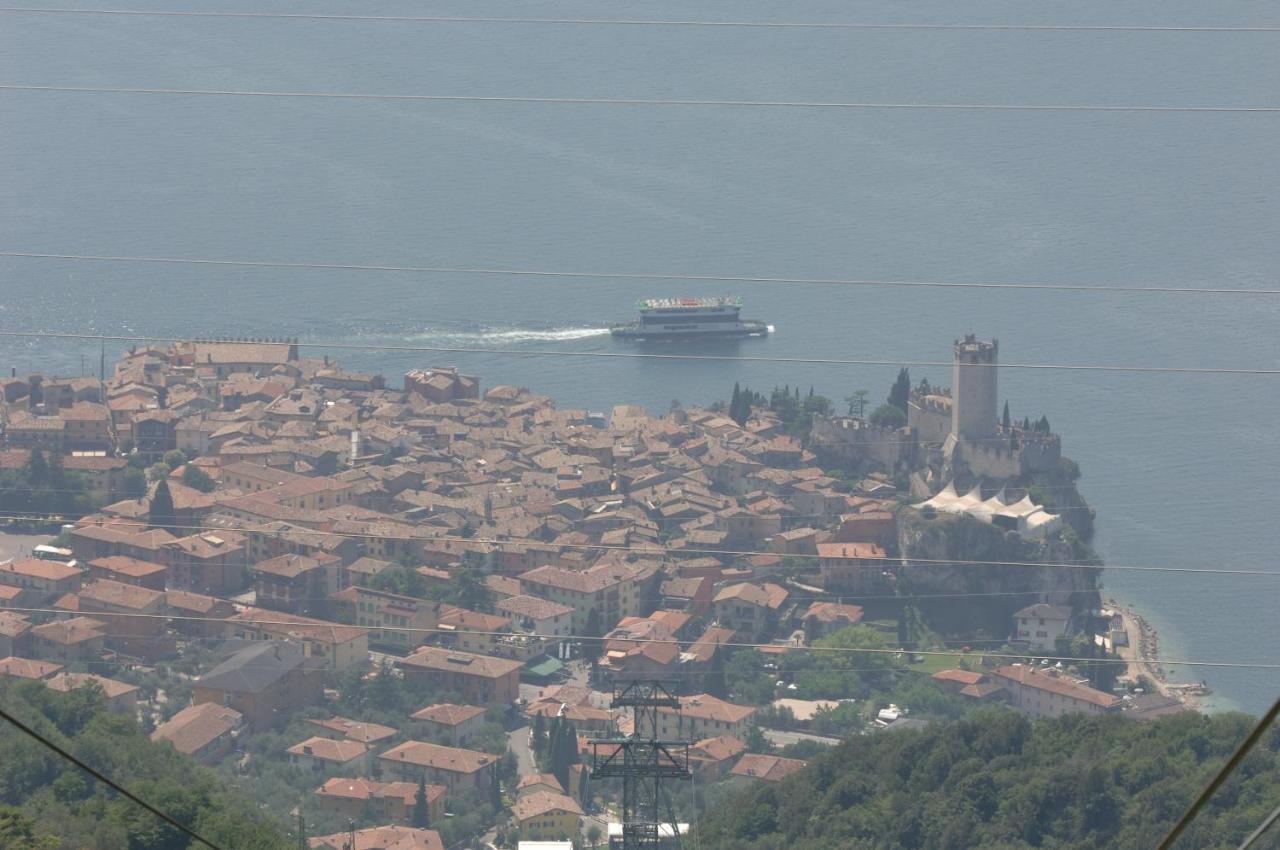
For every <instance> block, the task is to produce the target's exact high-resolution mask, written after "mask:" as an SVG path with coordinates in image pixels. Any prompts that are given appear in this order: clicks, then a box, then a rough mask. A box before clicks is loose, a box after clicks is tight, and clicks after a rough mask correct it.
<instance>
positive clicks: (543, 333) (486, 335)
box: [411, 328, 609, 343]
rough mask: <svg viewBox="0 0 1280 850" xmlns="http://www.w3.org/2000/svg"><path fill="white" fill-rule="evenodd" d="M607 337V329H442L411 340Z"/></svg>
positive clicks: (556, 339) (547, 340)
mask: <svg viewBox="0 0 1280 850" xmlns="http://www.w3.org/2000/svg"><path fill="white" fill-rule="evenodd" d="M608 335H609V329H608V328H545V329H542V328H536V329H535V328H481V329H477V330H473V331H472V330H454V329H443V328H442V329H438V330H430V331H423V332H421V333H418V334H414V335H413V336H412V337H411V339H415V340H420V341H425V340H434V341H447V342H467V343H471V342H480V343H485V342H489V343H520V342H573V341H574V340H579V339H591V338H592V337H598V336H608Z"/></svg>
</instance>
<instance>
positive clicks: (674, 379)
mask: <svg viewBox="0 0 1280 850" xmlns="http://www.w3.org/2000/svg"><path fill="white" fill-rule="evenodd" d="M179 7H180V8H192V9H195V8H200V9H236V8H243V6H237V5H235V4H232V3H229V2H222V3H214V2H212V0H210V2H208V3H200V4H198V5H196V4H195V3H194V0H183V3H181V4H179ZM131 8H145V5H144V4H138V5H132V6H131ZM157 8H158V7H157ZM168 8H173V7H172V6H170V7H168ZM255 8H279V9H282V10H286V11H300V10H301V9H300V7H297V6H296V5H288V6H284V5H278V6H275V7H271V6H261V5H259V6H257V7H255ZM306 11H331V12H338V13H351V12H359V13H372V14H381V13H385V14H395V13H401V14H435V13H439V14H451V13H453V14H495V15H503V14H517V15H530V14H533V15H543V14H560V13H563V14H565V15H569V16H604V17H608V16H615V17H616V16H623V15H626V16H632V17H653V18H663V17H680V18H704V19H715V18H722V19H727V18H733V19H758V20H763V19H769V18H771V17H772V18H775V19H776V18H778V16H779V12H778V7H777V6H776V4H767V3H762V2H751V1H750V0H735V2H733V3H728V2H707V0H694V2H686V3H674V2H652V3H647V4H645V5H644V6H643V7H639V6H636V5H635V4H621V3H615V2H610V0H584V2H578V3H556V2H545V3H536V4H535V3H531V2H506V3H504V2H497V0H493V2H490V0H484V2H482V3H467V4H462V3H453V4H450V3H431V4H427V5H423V4H418V3H408V2H405V3H384V2H378V3H362V4H358V5H356V4H349V3H336V2H328V3H314V4H309V5H308V6H307V7H306ZM784 11H785V15H786V17H787V19H790V20H799V19H807V20H845V21H848V20H864V21H888V20H896V21H908V20H909V21H953V22H962V23H978V22H1014V21H1016V22H1026V23H1079V24H1125V23H1142V24H1158V25H1179V24H1184V25H1190V24H1210V25H1272V26H1274V25H1277V24H1278V23H1280V13H1277V11H1276V10H1275V8H1274V6H1273V4H1270V3H1239V2H1236V3H1219V4H1214V5H1213V7H1212V8H1210V7H1205V6H1204V5H1203V4H1193V3H1190V2H1160V3H1156V2H1135V3H1130V4H1125V6H1123V7H1116V6H1115V5H1114V4H1111V3H1102V2H1089V3H1077V4H1072V5H1071V6H1070V7H1064V6H1061V5H1059V4H1047V3H1032V4H1027V3H1012V2H1010V3H996V2H983V3H978V4H970V5H969V6H968V7H967V8H960V7H957V6H956V5H955V4H950V3H943V2H939V0H927V2H919V3H915V4H912V5H911V7H910V8H909V9H908V8H904V7H903V6H902V5H901V4H899V3H891V2H868V3H860V4H857V7H856V9H855V8H851V7H850V6H849V4H844V3H837V2H806V3H803V4H788V7H787V8H786V9H785V10H784ZM855 15H856V17H855ZM0 24H2V26H0V80H3V81H4V82H10V83H42V84H60V85H93V86H144V87H145V86H153V87H177V88H182V87H188V88H234V89H287V90H297V91H350V92H387V93H437V94H458V93H467V94H482V95H499V94H514V95H528V96H579V97H593V96H600V97H648V98H662V97H667V98H706V99H717V98H721V99H757V100H763V99H768V100H877V101H933V102H946V101H951V102H980V101H981V102H996V103H1052V104H1070V103H1093V104H1146V105H1156V104H1159V105H1239V106H1257V105H1275V104H1276V99H1277V94H1276V92H1277V91H1278V90H1280V88H1278V87H1277V83H1278V82H1280V50H1277V49H1276V48H1277V45H1278V44H1280V35H1277V34H1261V33H1258V34H1240V33H1236V34H1227V33H1121V32H1106V33H1103V32H1062V33H1044V32H1039V33H1031V32H1025V31H1023V32H920V31H913V32H901V31H879V30H877V31H866V32H848V31H841V32H832V31H815V30H741V29H734V30H712V29H640V28H595V27H549V26H538V27H535V26H528V25H498V24H489V25H478V24H449V25H422V24H407V23H374V22H363V23H354V22H345V23H339V22H332V21H311V22H308V21H265V20H231V19H219V20H209V19H172V18H169V19H144V18H101V17H71V16H63V17H40V16H34V15H5V16H4V17H3V18H2V19H0ZM0 110H3V113H2V114H3V120H2V121H0V185H2V186H3V187H4V191H3V193H0V234H2V235H0V243H2V244H0V248H3V249H12V250H30V251H46V252H54V253H89V254H128V255H152V256H186V257H212V258H241V259H262V260H284V261H319V262H340V263H341V262H346V263H378V264H409V265H432V266H467V267H471V266H483V267H506V268H531V269H557V270H572V271H585V272H593V271H599V272H608V271H617V272H652V273H679V274H703V275H716V274H728V275H764V276H772V275H776V276H789V277H797V276H821V277H829V276H836V277H855V278H874V279H916V280H951V281H997V282H1001V281H1009V282H1018V281H1022V282H1050V281H1062V282H1076V283H1098V284H1118V283H1126V284H1147V285H1157V284H1165V283H1173V284H1186V285H1199V284H1203V285H1209V286H1230V287H1263V286H1267V287H1275V286H1276V270H1277V268H1280V262H1278V261H1280V240H1277V239H1276V232H1277V224H1278V223H1280V201H1278V200H1277V198H1280V191H1278V190H1280V177H1278V176H1277V172H1276V169H1275V168H1274V152H1275V139H1276V138H1277V132H1278V131H1280V115H1267V114H1176V115H1175V114H1145V113H1144V114H1125V113H1030V112H1028V113H1009V112H1002V113H990V112H932V111H930V112H926V111H892V112H890V111H864V110H803V111H802V110H777V109H769V110H765V109H753V110H751V109H739V108H655V107H636V106H627V107H621V106H614V107H603V106H549V105H528V104H524V105H521V104H473V103H471V104H469V103H453V104H405V103H374V102H360V103H357V102H347V101H328V100H266V99H224V98H217V99H215V98H198V97H159V96H144V95H88V94H54V93H34V92H0ZM723 291H729V292H732V293H734V294H739V295H742V296H743V297H744V298H745V299H746V300H747V304H748V309H747V312H748V313H749V314H750V315H752V316H755V317H759V318H763V319H766V320H768V321H770V322H772V323H773V324H775V325H776V326H777V333H776V334H775V336H774V337H773V338H771V339H769V340H767V341H764V342H759V341H753V342H744V343H741V344H739V345H732V346H730V347H728V348H723V349H720V348H713V349H700V351H704V352H710V353H728V354H735V353H736V354H743V355H763V356H779V357H833V358H888V359H899V358H900V359H913V360H914V359H928V360H945V359H947V358H948V357H949V351H950V349H949V346H950V342H951V340H952V339H953V338H954V337H955V336H957V335H959V334H961V333H964V332H967V331H974V332H978V333H980V334H983V335H986V336H997V337H999V338H1000V341H1001V348H1002V353H1003V355H1004V357H1005V359H1006V360H1008V361H1014V360H1017V361H1022V362H1036V363H1080V364H1086V363H1095V364H1131V365H1161V364H1175V365H1191V366H1222V367H1236V366H1258V367H1269V368H1274V367H1280V349H1278V348H1277V344H1276V341H1275V333H1274V329H1275V326H1276V320H1277V318H1280V307H1278V305H1280V300H1278V299H1276V298H1273V297H1263V296H1256V297H1253V296H1246V297H1230V298H1228V297H1205V296H1169V295H1145V296H1144V295H1089V294H1080V293H1052V292H1017V291H998V292H997V291H986V292H983V291H974V290H952V291H940V290H905V289H878V288H866V289H863V288H837V287H817V286H785V287H784V286H780V285H770V286H763V285H754V286H753V285H745V284H743V285H736V286H734V285H720V286H710V285H705V284H697V285H695V284H688V285H685V286H678V285H673V284H670V283H658V282H654V283H645V282H642V281H618V280H610V279H607V278H581V279H552V278H536V279H535V278H511V277H507V276H502V275H493V276H462V275H443V274H436V275H410V274H359V273H352V272H336V271H334V272H314V271H282V270H254V269H228V268H213V267H183V266H157V265H135V264H116V263H111V264H107V263H92V264H91V263H82V262H71V261H44V260H24V259H3V260H0V328H3V329H7V330H26V329H38V330H53V331H73V332H74V331H88V332H101V333H108V334H130V333H150V334H162V335H163V334H176V335H183V334H196V333H220V334H237V335H272V336H279V335H285V334H289V335H298V336H301V337H303V338H306V339H314V340H326V341H338V342H343V343H360V344H364V343H371V344H386V345H405V344H409V345H413V344H417V345H423V346H445V347H501V348H509V349H514V350H532V349H538V350H547V349H551V350H563V351H606V352H607V351H621V350H627V349H625V348H623V347H621V346H620V345H618V344H615V343H614V342H613V341H612V340H611V339H610V338H609V337H608V336H607V335H606V334H604V333H603V329H604V328H605V327H606V326H607V325H608V324H609V323H610V322H614V321H620V320H623V319H627V318H630V316H631V314H632V306H631V305H632V303H633V301H634V300H635V299H636V298H638V297H642V296H649V295H667V294H679V293H684V292H688V293H692V294H704V293H705V294H709V293H711V292H723ZM116 348H117V349H118V346H117V347H116ZM97 353H98V349H97V347H96V346H95V345H93V344H88V343H86V344H79V343H75V342H67V341H60V342H48V341H39V342H35V341H23V340H16V339H3V340H0V365H12V366H14V367H16V368H18V369H19V370H25V369H27V368H43V369H44V370H45V371H46V372H63V373H74V372H78V371H79V370H80V368H81V362H82V361H81V357H82V355H85V356H86V357H87V361H88V363H89V364H90V368H92V366H93V364H96V360H97ZM110 353H113V351H112V350H110V349H109V354H110ZM340 356H341V358H342V359H343V361H344V362H346V363H348V364H350V365H352V366H354V367H357V368H362V369H364V368H367V369H380V370H383V371H385V372H386V373H387V374H388V375H390V376H392V377H393V378H394V377H395V376H397V375H398V374H399V373H400V372H402V371H403V370H404V369H406V368H408V367H410V366H415V365H423V364H426V363H434V362H441V361H445V362H455V363H457V364H459V365H460V366H462V367H464V368H466V369H469V370H473V371H476V372H478V373H479V374H481V375H482V376H483V378H484V380H485V382H486V384H487V385H492V384H494V383H519V384H524V385H527V386H530V387H532V388H535V389H537V390H540V391H543V392H547V393H550V394H552V395H554V396H556V397H557V398H558V399H560V400H561V402H562V404H564V405H567V406H588V407H592V408H607V407H609V406H610V405H612V404H615V403H619V402H629V401H634V402H641V403H644V404H646V405H649V406H650V407H651V408H654V409H665V408H666V406H667V405H668V404H669V403H670V401H671V400H672V399H680V400H682V401H685V402H707V401H710V400H712V399H714V398H717V397H724V396H726V395H727V394H728V392H729V389H730V388H731V387H732V384H733V383H734V381H741V382H743V383H744V384H747V385H750V386H753V387H757V388H761V389H766V390H767V389H768V388H769V387H771V386H773V385H774V384H781V383H791V384H797V383H799V384H802V385H810V384H812V385H814V386H815V387H816V388H817V389H818V390H819V391H820V392H825V393H826V394H828V395H830V396H832V397H835V398H840V397H843V396H845V395H847V394H849V393H850V392H852V391H853V390H855V389H858V388H863V387H865V388H868V389H870V390H871V391H872V395H873V398H878V397H880V396H882V395H883V393H884V392H885V391H886V390H887V387H888V385H889V383H890V382H891V381H892V378H893V375H894V373H895V371H896V370H895V369H894V368H892V367H849V366H831V365H827V366H822V365H816V364H778V363H749V362H712V361H702V362H669V361H667V362H656V361H636V360H591V361H587V360H577V359H545V358H521V357H513V356H505V355H487V354H485V355H482V354H449V355H444V354H441V355H432V354H413V353H406V352H389V351H383V352H366V351H351V352H341V353H340ZM913 376H914V377H916V378H917V379H918V378H919V377H921V376H927V377H928V378H929V379H930V380H931V381H935V382H943V383H946V382H948V376H947V374H946V370H944V369H923V370H922V369H916V370H913ZM1000 381H1001V396H1002V397H1007V398H1008V399H1009V400H1010V404H1011V407H1012V410H1013V413H1014V415H1016V416H1022V415H1024V414H1027V415H1031V416H1032V417H1038V416H1039V415H1040V414H1042V413H1044V414H1047V415H1048V416H1049V418H1050V420H1051V421H1052V424H1053V426H1054V427H1055V429H1056V430H1058V431H1060V432H1061V433H1062V434H1063V435H1064V439H1065V447H1066V451H1067V453H1068V454H1070V455H1072V456H1073V457H1075V458H1076V459H1077V460H1078V461H1079V462H1080V464H1081V466H1082V467H1083V469H1084V473H1085V477H1084V480H1083V482H1082V488H1083V490H1084V492H1085V495H1086V496H1087V497H1088V498H1089V499H1090V500H1091V501H1092V502H1093V503H1094V504H1096V505H1097V507H1098V509H1099V523H1098V532H1099V533H1098V541H1097V542H1098V546H1099V548H1100V549H1101V550H1102V552H1103V553H1104V555H1105V556H1106V557H1107V559H1108V560H1109V561H1110V562H1111V563H1115V564H1122V563H1123V564H1140V565H1146V564H1175V565H1184V566H1205V567H1215V568H1217V567H1235V566H1239V567H1248V568H1260V569H1269V570H1280V567H1278V566H1277V564H1276V552H1277V550H1280V532H1278V531H1277V524H1276V523H1275V521H1274V517H1273V514H1274V511H1275V507H1274V505H1275V501H1274V497H1273V496H1272V495H1271V494H1272V492H1273V487H1274V481H1275V479H1276V471H1277V458H1276V451H1275V444H1276V436H1277V421H1280V394H1278V393H1277V392H1276V379H1275V378H1274V377H1239V376H1237V377H1224V376H1185V375H1184V376H1173V375H1152V374H1116V373H1105V374H1104V373H1094V372H1044V371H1015V370H1005V371H1004V372H1003V373H1002V374H1001V377H1000ZM1106 584H1107V590H1109V591H1111V592H1114V593H1116V594H1118V595H1120V596H1121V597H1122V598H1124V599H1126V600H1129V601H1132V602H1134V603H1135V604H1137V605H1138V606H1139V607H1140V608H1141V609H1142V610H1143V611H1144V612H1145V613H1146V614H1147V615H1148V617H1149V619H1151V620H1152V621H1153V623H1155V624H1156V626H1157V628H1158V629H1159V630H1160V635H1161V644H1162V649H1163V651H1164V653H1165V654H1166V656H1168V657H1174V656H1175V655H1176V656H1182V657H1191V658H1196V659H1201V660H1231V659H1244V660H1255V661H1272V662H1274V661H1275V660H1276V658H1277V656H1278V655H1280V653H1277V651H1276V650H1277V648H1278V647H1280V638H1278V637H1277V636H1280V613H1277V611H1278V609H1277V606H1276V598H1277V594H1276V590H1277V588H1280V581H1277V580H1275V579H1267V578H1244V577H1230V576H1219V577H1215V576H1193V575H1152V574H1141V573H1121V572H1111V573H1108V574H1107V577H1106ZM1186 678H1187V679H1191V680H1198V679H1200V678H1205V679H1208V681H1209V682H1210V684H1211V685H1213V686H1214V688H1215V689H1216V690H1217V692H1218V694H1219V695H1220V697H1221V698H1222V699H1221V701H1220V702H1219V703H1218V704H1219V705H1234V706H1239V707H1243V708H1247V709H1250V710H1254V711H1258V710H1260V709H1261V708H1262V707H1263V706H1264V704H1265V703H1266V702H1267V701H1268V700H1269V699H1270V698H1272V697H1273V696H1274V695H1275V692H1276V691H1277V689H1278V688H1280V675H1278V674H1276V673H1274V672H1271V673H1262V672H1258V671H1246V670H1205V669H1198V670H1195V671H1189V672H1188V673H1187V675H1186Z"/></svg>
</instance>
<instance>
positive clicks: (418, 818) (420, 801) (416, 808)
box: [410, 773, 497, 829]
mask: <svg viewBox="0 0 1280 850" xmlns="http://www.w3.org/2000/svg"><path fill="white" fill-rule="evenodd" d="M494 776H495V777H496V776H497V774H496V773H495V774H494ZM410 825H411V826H413V827H414V828H415V829H426V828H427V827H428V826H430V825H431V807H430V806H428V805H427V780H426V779H425V778H423V777H418V793H417V794H414V795H413V819H412V820H411V821H410Z"/></svg>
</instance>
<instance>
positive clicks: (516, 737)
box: [507, 726, 538, 776]
mask: <svg viewBox="0 0 1280 850" xmlns="http://www.w3.org/2000/svg"><path fill="white" fill-rule="evenodd" d="M507 747H508V749H510V750H511V752H513V753H515V756H516V773H517V774H518V775H520V776H532V775H533V774H535V773H537V772H538V767H537V765H535V764H534V762H533V750H531V749H530V748H529V727H528V726H521V727H520V728H518V729H512V730H511V731H510V732H508V733H507Z"/></svg>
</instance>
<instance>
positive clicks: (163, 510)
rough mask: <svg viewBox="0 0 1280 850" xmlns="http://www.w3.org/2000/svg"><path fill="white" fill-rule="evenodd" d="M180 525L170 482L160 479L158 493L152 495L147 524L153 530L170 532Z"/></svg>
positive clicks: (157, 486) (157, 487)
mask: <svg viewBox="0 0 1280 850" xmlns="http://www.w3.org/2000/svg"><path fill="white" fill-rule="evenodd" d="M177 523H178V518H177V516H176V515H175V514H174V510H173V496H172V495H171V494H170V493H169V482H168V481H166V480H164V479H163V478H161V479H160V483H159V484H157V485H156V491H155V493H153V494H152V495H151V510H150V513H149V514H148V516H147V524H148V525H150V526H151V527H152V528H163V529H166V530H170V529H172V528H174V526H176V525H177Z"/></svg>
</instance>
